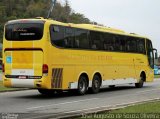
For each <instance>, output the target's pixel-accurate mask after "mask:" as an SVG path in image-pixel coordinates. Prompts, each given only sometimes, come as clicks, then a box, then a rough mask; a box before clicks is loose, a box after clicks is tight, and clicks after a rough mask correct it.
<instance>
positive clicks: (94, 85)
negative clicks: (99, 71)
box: [90, 75, 101, 94]
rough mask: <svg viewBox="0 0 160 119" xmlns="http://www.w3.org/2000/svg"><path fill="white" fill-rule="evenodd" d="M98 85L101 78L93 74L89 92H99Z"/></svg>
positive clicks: (99, 85)
mask: <svg viewBox="0 0 160 119" xmlns="http://www.w3.org/2000/svg"><path fill="white" fill-rule="evenodd" d="M100 87H101V78H100V77H99V76H98V75H94V77H93V80H92V87H91V89H90V90H91V91H90V92H91V93H93V94H96V93H98V92H99V90H100Z"/></svg>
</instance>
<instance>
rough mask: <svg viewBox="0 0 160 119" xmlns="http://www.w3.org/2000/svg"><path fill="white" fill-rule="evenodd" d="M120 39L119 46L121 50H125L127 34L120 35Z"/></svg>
mask: <svg viewBox="0 0 160 119" xmlns="http://www.w3.org/2000/svg"><path fill="white" fill-rule="evenodd" d="M118 39H119V46H118V50H119V51H125V50H126V49H125V48H126V37H125V36H118Z"/></svg>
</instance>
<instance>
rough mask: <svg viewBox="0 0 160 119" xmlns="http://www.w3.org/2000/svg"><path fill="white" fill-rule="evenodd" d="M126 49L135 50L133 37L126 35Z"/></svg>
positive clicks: (135, 43)
mask: <svg viewBox="0 0 160 119" xmlns="http://www.w3.org/2000/svg"><path fill="white" fill-rule="evenodd" d="M126 51H127V52H137V42H136V39H135V38H133V37H127V40H126Z"/></svg>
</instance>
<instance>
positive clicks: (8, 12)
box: [0, 0, 90, 42]
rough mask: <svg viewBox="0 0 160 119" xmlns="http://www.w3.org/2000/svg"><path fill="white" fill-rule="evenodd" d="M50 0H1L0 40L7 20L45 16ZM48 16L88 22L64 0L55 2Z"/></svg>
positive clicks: (56, 18)
mask: <svg viewBox="0 0 160 119" xmlns="http://www.w3.org/2000/svg"><path fill="white" fill-rule="evenodd" d="M50 2H51V0H1V1H0V42H2V35H3V26H4V24H5V23H6V22H7V21H8V20H14V19H22V18H35V17H44V18H45V17H46V16H47V14H48V10H49V6H50ZM50 18H52V19H55V20H57V21H61V22H70V23H71V22H72V23H90V20H89V19H88V18H86V17H85V16H84V15H83V14H79V13H74V12H73V10H72V8H71V7H70V5H69V2H68V1H67V0H66V2H65V4H64V5H62V4H60V3H56V6H55V7H54V9H53V12H52V14H51V16H50Z"/></svg>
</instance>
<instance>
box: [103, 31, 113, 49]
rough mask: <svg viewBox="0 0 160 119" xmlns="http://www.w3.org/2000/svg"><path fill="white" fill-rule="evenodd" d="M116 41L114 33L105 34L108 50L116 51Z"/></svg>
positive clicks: (105, 43)
mask: <svg viewBox="0 0 160 119" xmlns="http://www.w3.org/2000/svg"><path fill="white" fill-rule="evenodd" d="M115 42H116V37H115V35H113V34H105V35H104V43H103V45H104V50H106V51H115Z"/></svg>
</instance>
